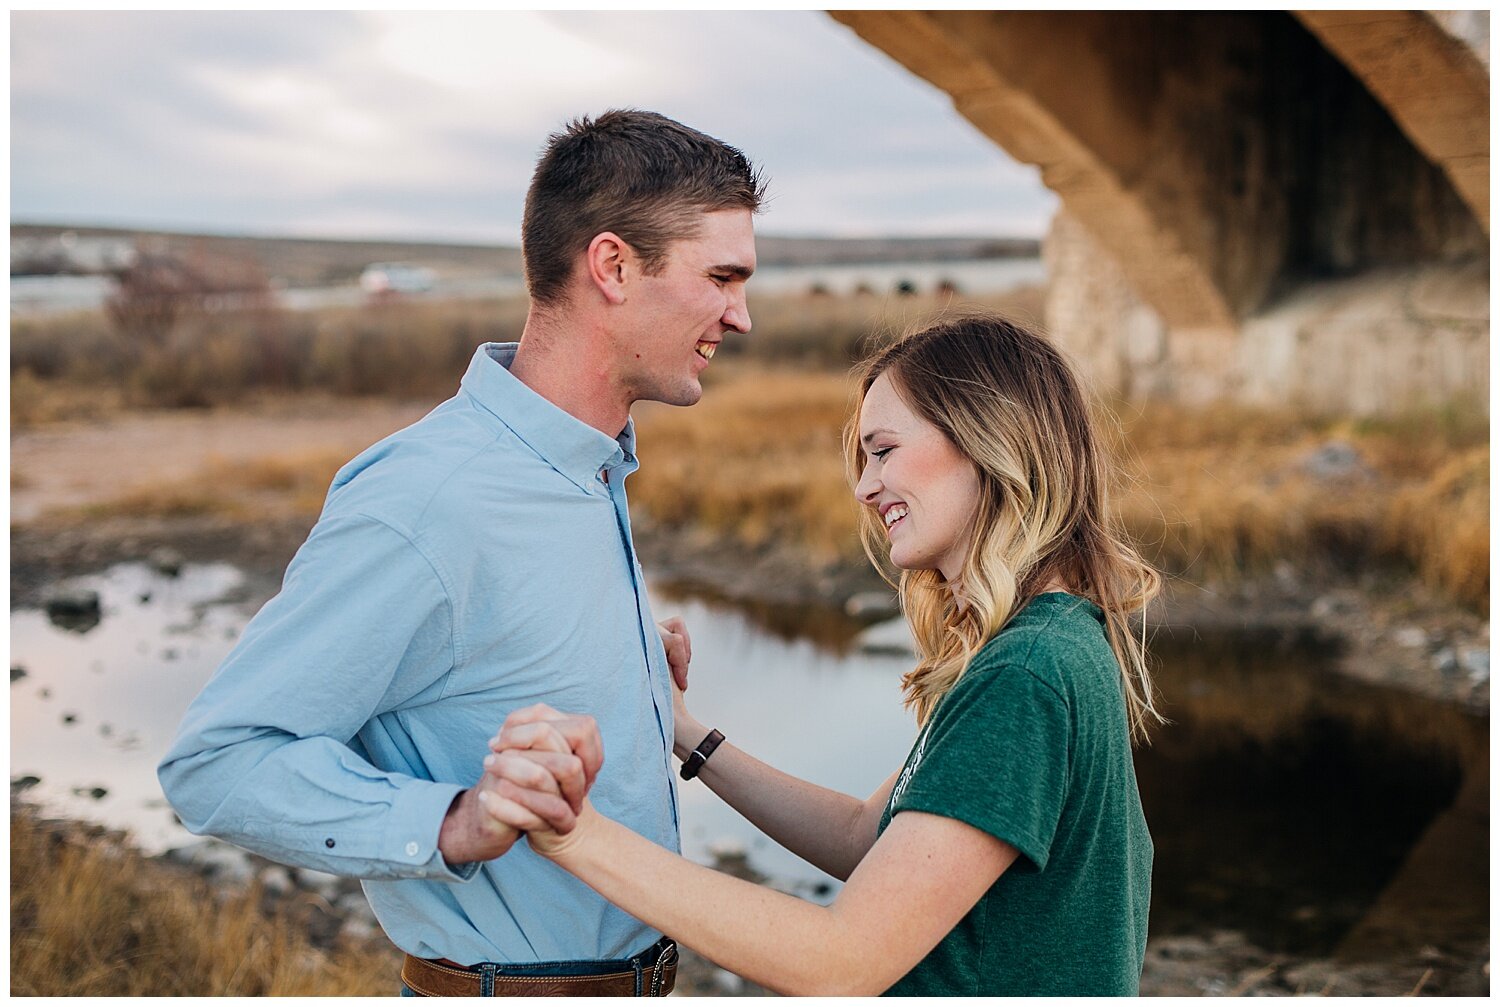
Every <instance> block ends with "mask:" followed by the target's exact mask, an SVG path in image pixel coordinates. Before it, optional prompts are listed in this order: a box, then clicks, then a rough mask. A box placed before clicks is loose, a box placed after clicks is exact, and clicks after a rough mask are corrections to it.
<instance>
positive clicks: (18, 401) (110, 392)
mask: <svg viewBox="0 0 1500 1007" xmlns="http://www.w3.org/2000/svg"><path fill="white" fill-rule="evenodd" d="M121 399H122V397H121V394H120V390H119V389H118V388H113V387H110V386H108V385H92V384H88V383H77V384H75V383H64V382H58V381H43V380H42V379H40V378H38V377H37V376H36V375H35V374H33V373H32V372H31V371H29V370H26V369H24V368H23V369H22V370H19V371H16V372H14V373H12V374H11V377H10V426H11V429H12V430H25V429H27V428H29V427H35V426H40V425H42V424H46V423H59V422H70V421H78V420H97V419H100V418H101V417H104V416H108V415H109V414H110V413H112V412H116V411H118V410H119V409H120V408H121Z"/></svg>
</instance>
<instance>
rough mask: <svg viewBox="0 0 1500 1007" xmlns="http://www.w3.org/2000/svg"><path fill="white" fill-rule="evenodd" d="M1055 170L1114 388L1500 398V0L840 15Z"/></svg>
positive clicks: (1085, 355) (1064, 336) (1073, 324)
mask: <svg viewBox="0 0 1500 1007" xmlns="http://www.w3.org/2000/svg"><path fill="white" fill-rule="evenodd" d="M830 13H831V14H832V16H833V17H834V18H835V19H837V20H838V21H840V22H842V23H844V24H846V25H848V26H849V27H850V28H852V29H853V30H854V31H855V32H856V33H857V34H858V35H859V36H860V37H861V38H863V39H864V40H865V41H867V42H869V43H870V44H872V45H874V46H876V47H877V48H879V49H881V50H883V51H884V52H886V53H887V54H888V55H890V56H891V57H893V58H894V59H896V60H897V61H898V62H900V63H901V64H902V65H904V66H905V67H907V68H908V69H909V70H911V71H912V72H913V73H915V74H917V75H918V76H920V77H922V78H925V79H926V80H928V81H930V82H931V83H933V84H935V85H936V86H937V87H939V88H941V89H942V90H944V91H946V92H947V93H948V94H949V95H950V96H951V97H952V99H953V102H954V105H955V107H956V108H957V109H958V111H959V112H960V113H961V114H963V115H964V116H965V117H966V118H967V119H968V120H969V121H970V122H972V123H973V124H974V125H975V126H976V127H977V128H978V129H979V130H980V131H981V132H982V133H983V134H984V135H986V136H987V137H989V138H990V139H992V140H994V141H995V142H996V143H998V144H999V145H1000V146H1002V147H1004V148H1005V149H1006V150H1007V151H1008V152H1009V153H1010V154H1011V155H1012V156H1014V157H1016V158H1017V159H1019V160H1021V161H1023V162H1027V163H1030V164H1034V165H1036V166H1038V167H1039V168H1040V169H1041V175H1042V180H1043V181H1044V182H1045V184H1046V185H1047V186H1048V187H1049V188H1051V189H1052V190H1054V191H1055V192H1056V193H1057V194H1058V196H1059V197H1060V200H1061V203H1062V207H1061V210H1060V211H1059V213H1058V215H1057V217H1056V219H1055V220H1054V222H1053V224H1052V227H1051V230H1050V233H1049V234H1048V236H1047V241H1046V245H1045V249H1046V252H1045V254H1046V257H1047V262H1048V267H1049V272H1050V274H1051V284H1050V287H1049V292H1048V298H1047V307H1046V320H1045V321H1046V325H1047V328H1048V330H1049V331H1050V333H1051V334H1052V336H1053V338H1055V339H1056V340H1057V341H1058V342H1059V343H1061V344H1062V345H1063V346H1064V347H1065V348H1066V349H1068V350H1069V351H1070V352H1071V353H1072V354H1073V355H1074V356H1075V358H1077V359H1079V360H1081V361H1082V362H1083V363H1084V364H1085V366H1087V367H1088V369H1089V370H1090V371H1091V372H1092V375H1093V377H1094V380H1095V382H1096V383H1097V384H1099V385H1101V386H1103V387H1104V388H1108V389H1112V390H1114V391H1117V392H1119V393H1121V394H1124V395H1127V396H1131V397H1166V398H1173V399H1178V400H1183V401H1206V400H1210V399H1215V398H1234V399H1238V400H1241V401H1248V402H1258V403H1263V404H1290V405H1296V406H1301V407H1305V408H1310V409H1314V410H1318V411H1340V412H1342V411H1351V412H1355V413H1391V412H1398V411H1401V410H1403V409H1407V408H1411V407H1416V406H1421V405H1424V404H1430V403H1432V402H1437V401H1451V400H1453V399H1455V398H1460V399H1469V400H1472V401H1473V402H1474V403H1476V404H1478V405H1480V406H1481V407H1482V408H1484V409H1486V410H1487V409H1488V391H1487V376H1488V371H1489V365H1488V361H1489V352H1488V332H1489V15H1488V13H1487V12H1486V11H1451V12H1435V11H1427V12H1423V11H1373V12H1369V11H1366V12H1354V11H1299V12H1294V13H1276V12H1252V13H1190V12H1160V13H1124V12H1020V11H1017V12H1009V11H834V12H830Z"/></svg>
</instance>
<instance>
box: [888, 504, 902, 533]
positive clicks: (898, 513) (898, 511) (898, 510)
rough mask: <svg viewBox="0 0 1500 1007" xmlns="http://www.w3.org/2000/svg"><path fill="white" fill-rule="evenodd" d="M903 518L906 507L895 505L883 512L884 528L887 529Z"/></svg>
mask: <svg viewBox="0 0 1500 1007" xmlns="http://www.w3.org/2000/svg"><path fill="white" fill-rule="evenodd" d="M904 517H906V505H905V504H897V505H896V506H894V507H892V508H891V509H890V510H888V511H886V512H885V526H886V527H887V528H889V527H890V526H891V525H893V524H895V523H896V522H897V521H900V520H901V519H902V518H904Z"/></svg>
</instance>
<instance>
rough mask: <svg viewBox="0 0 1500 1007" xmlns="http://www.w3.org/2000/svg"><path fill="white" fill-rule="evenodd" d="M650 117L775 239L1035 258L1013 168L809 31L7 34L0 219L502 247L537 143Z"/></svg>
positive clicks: (934, 107) (92, 28)
mask: <svg viewBox="0 0 1500 1007" xmlns="http://www.w3.org/2000/svg"><path fill="white" fill-rule="evenodd" d="M614 106H635V107H639V108H649V109H655V110H657V111H660V112H663V113H665V114H667V115H670V116H672V117H674V118H677V119H680V120H682V121H683V122H686V123H688V124H689V125H692V126H695V127H697V128H699V129H702V130H703V131H705V132H707V133H710V134H713V135H715V136H719V137H721V138H723V139H725V140H728V141H729V142H731V143H733V144H735V145H737V146H739V147H741V148H742V149H743V150H744V151H745V152H746V153H747V154H749V155H750V156H751V158H752V159H754V160H755V161H757V162H758V163H761V164H763V165H764V166H765V169H766V171H767V173H768V175H769V176H770V179H771V194H772V197H773V198H772V201H771V203H770V205H769V207H768V209H767V211H766V213H765V214H764V216H763V217H762V219H761V222H760V224H759V228H760V230H761V231H762V232H764V233H767V234H783V235H839V236H861V235H887V234H898V235H950V234H951V235H997V236H999V235H1022V236H1040V235H1041V234H1042V232H1043V231H1044V229H1045V227H1046V223H1047V220H1048V219H1049V218H1050V216H1051V213H1052V209H1053V207H1054V206H1055V205H1056V204H1055V201H1054V199H1053V198H1052V197H1051V195H1050V194H1049V193H1047V191H1046V190H1045V189H1044V188H1043V187H1042V185H1041V182H1040V181H1039V180H1038V177H1037V173H1036V171H1035V170H1034V169H1032V168H1029V167H1026V166H1023V165H1019V164H1017V163H1015V162H1014V161H1012V160H1011V159H1010V158H1009V157H1008V156H1007V155H1006V154H1004V153H1003V152H1002V151H1000V150H999V149H998V148H997V147H995V146H994V145H993V144H991V143H990V142H988V141H987V140H985V139H983V138H982V137H980V135H979V134H978V132H977V131H976V130H975V129H974V128H973V127H972V126H970V125H969V124H968V122H966V121H965V120H963V119H962V118H960V117H959V116H958V114H957V113H955V112H954V111H953V109H952V105H951V103H950V101H949V99H948V98H947V96H946V95H944V94H942V93H941V92H939V91H937V90H936V89H935V88H933V87H932V86H930V85H928V84H927V83H925V82H924V81H921V80H918V79H917V78H915V77H913V76H911V75H910V74H908V73H907V72H906V71H905V70H903V69H901V68H900V67H898V66H897V65H896V64H895V63H894V62H892V61H891V60H890V59H889V58H888V57H886V56H885V55H884V54H883V53H880V52H878V51H876V50H875V49H873V48H871V47H869V46H868V45H866V44H865V43H863V42H862V41H860V40H859V39H858V37H856V36H855V35H854V34H853V32H851V31H849V30H848V29H847V28H845V27H843V26H842V25H840V24H838V23H836V22H834V21H833V20H832V19H831V18H829V17H828V16H827V15H826V14H822V13H818V12H795V11H785V12H749V13H655V14H629V13H592V14H565V13H526V12H502V13H493V14H402V13H395V12H369V13H358V12H329V13H277V12H244V13H227V14H226V13H120V12H106V13H25V12H16V13H13V14H12V15H11V219H12V220H13V221H25V222H58V223H78V224H82V223H98V224H114V225H122V226H142V227H158V228H167V229H180V230H191V231H206V232H215V231H219V232H242V233H254V234H298V235H307V236H329V237H394V238H408V239H421V238H428V239H448V240H458V241H474V242H483V243H488V242H502V243H514V242H516V241H517V240H518V236H519V231H520V219H521V204H522V199H523V197H524V194H525V189H526V184H527V181H528V180H529V176H530V172H531V168H532V164H533V162H534V161H535V158H536V156H537V153H538V150H539V148H540V146H541V144H542V142H543V141H544V139H545V137H546V135H547V133H548V132H550V131H551V130H553V129H555V128H556V127H557V126H558V125H559V124H560V123H562V122H564V121H565V120H567V119H569V118H571V117H573V116H575V115H578V114H580V113H597V112H599V111H602V110H604V109H605V108H609V107H614Z"/></svg>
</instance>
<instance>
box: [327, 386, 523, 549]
mask: <svg viewBox="0 0 1500 1007" xmlns="http://www.w3.org/2000/svg"><path fill="white" fill-rule="evenodd" d="M513 441H514V438H513V437H509V436H508V431H507V430H506V428H505V427H504V426H503V425H502V424H499V423H496V422H493V419H492V418H490V417H487V415H486V414H484V413H483V412H482V411H480V410H476V409H474V408H472V407H469V406H467V405H466V404H465V403H464V402H463V401H462V400H461V399H450V400H449V401H448V402H445V403H443V404H442V405H441V406H439V407H438V408H436V409H434V410H433V411H432V412H430V413H428V414H427V415H426V416H424V417H423V418H422V419H420V420H418V421H417V422H415V423H413V424H411V425H410V426H408V427H404V428H403V429H401V430H398V431H396V432H395V433H393V434H391V435H389V436H388V437H385V438H382V439H381V440H379V441H377V442H376V443H374V444H372V445H370V446H369V447H368V448H366V449H365V450H364V451H361V452H360V453H359V454H358V455H356V456H355V457H354V458H352V459H350V461H349V462H347V463H346V464H345V465H344V467H343V468H341V469H340V470H339V471H338V473H337V474H336V475H335V476H334V479H333V485H332V486H331V487H330V488H329V492H328V499H327V501H326V503H325V504H324V508H323V518H324V519H330V518H336V517H342V516H352V515H365V516H368V517H371V518H374V519H376V520H379V521H382V522H385V523H388V524H391V525H392V526H394V527H398V528H404V529H408V530H411V531H413V532H416V531H417V530H419V528H420V526H421V524H422V523H423V520H424V515H427V514H428V513H429V512H430V511H431V509H432V505H433V502H434V501H435V500H437V499H438V498H440V497H441V496H442V495H443V494H444V493H445V492H449V491H451V490H452V489H453V487H454V483H455V481H457V482H460V483H461V482H462V481H463V480H464V479H466V478H468V477H470V475H471V474H472V471H473V470H474V468H475V464H476V462H480V461H482V460H483V459H484V458H486V457H487V456H490V455H494V454H502V455H503V454H505V453H507V452H509V451H513V450H514V448H515V446H516V445H515V444H514V443H513Z"/></svg>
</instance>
